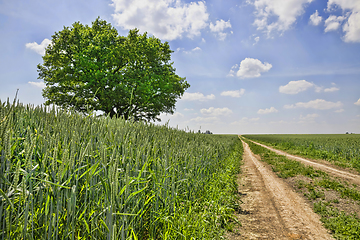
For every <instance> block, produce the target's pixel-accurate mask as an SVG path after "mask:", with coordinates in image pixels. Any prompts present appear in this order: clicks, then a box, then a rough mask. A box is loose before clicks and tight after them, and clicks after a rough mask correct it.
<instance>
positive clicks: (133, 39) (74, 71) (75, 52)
mask: <svg viewBox="0 0 360 240" xmlns="http://www.w3.org/2000/svg"><path fill="white" fill-rule="evenodd" d="M172 52H173V51H172V50H171V49H170V46H169V44H168V43H167V42H164V43H163V42H161V40H160V39H158V38H156V37H154V36H151V37H149V36H148V35H147V33H144V34H140V33H139V31H138V30H137V29H134V30H130V31H129V34H128V36H126V37H124V36H119V34H118V32H117V30H116V29H115V28H114V27H112V26H111V24H109V23H107V22H106V21H104V20H101V19H99V18H97V19H96V20H95V21H94V22H93V23H92V26H88V25H83V24H81V23H80V22H75V23H74V24H73V25H72V26H71V27H64V29H63V30H61V31H59V32H55V34H54V35H53V36H52V39H51V44H50V45H49V46H48V47H47V48H46V53H45V55H44V56H43V64H39V65H38V66H37V68H38V73H39V77H38V78H39V79H43V80H44V83H45V84H46V87H45V88H44V89H43V96H44V98H45V99H46V102H45V104H46V105H49V104H55V105H57V106H60V107H62V108H72V109H75V110H77V111H80V112H85V113H86V112H88V111H89V110H91V111H96V110H100V111H103V112H104V113H105V114H106V115H109V116H111V117H124V118H125V119H129V118H131V119H134V120H159V118H158V116H159V115H160V113H171V114H172V113H174V110H175V103H176V99H178V98H180V97H181V96H182V95H183V94H184V92H185V90H186V89H187V88H189V87H190V85H189V84H188V82H187V81H186V80H185V78H182V77H179V76H178V75H176V74H175V68H174V67H173V62H171V53H172Z"/></svg>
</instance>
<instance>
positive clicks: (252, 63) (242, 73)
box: [228, 58, 272, 78]
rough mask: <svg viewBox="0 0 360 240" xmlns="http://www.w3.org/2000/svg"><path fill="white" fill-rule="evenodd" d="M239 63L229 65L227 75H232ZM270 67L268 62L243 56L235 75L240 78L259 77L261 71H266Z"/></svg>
mask: <svg viewBox="0 0 360 240" xmlns="http://www.w3.org/2000/svg"><path fill="white" fill-rule="evenodd" d="M238 66H239V65H237V64H236V65H234V66H233V67H231V69H230V72H229V74H228V76H234V75H235V70H236V68H237V67H238ZM271 68H272V65H271V64H270V63H267V62H265V63H262V62H261V61H260V60H259V59H254V58H245V59H244V60H242V61H241V63H240V67H239V70H238V71H237V72H236V76H238V77H240V78H255V77H260V76H261V73H262V72H268V71H269V70H270V69H271Z"/></svg>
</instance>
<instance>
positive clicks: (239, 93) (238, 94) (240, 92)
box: [220, 88, 245, 98]
mask: <svg viewBox="0 0 360 240" xmlns="http://www.w3.org/2000/svg"><path fill="white" fill-rule="evenodd" d="M244 93H245V89H243V88H242V89H240V90H235V91H224V92H222V93H221V94H220V95H221V96H228V97H236V98H239V97H241V96H242V95H244Z"/></svg>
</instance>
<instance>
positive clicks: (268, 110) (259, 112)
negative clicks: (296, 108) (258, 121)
mask: <svg viewBox="0 0 360 240" xmlns="http://www.w3.org/2000/svg"><path fill="white" fill-rule="evenodd" d="M276 112H278V110H277V109H276V108H274V107H271V108H265V109H259V111H257V113H258V114H268V113H276Z"/></svg>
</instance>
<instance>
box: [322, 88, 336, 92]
mask: <svg viewBox="0 0 360 240" xmlns="http://www.w3.org/2000/svg"><path fill="white" fill-rule="evenodd" d="M339 90H340V89H339V88H337V87H331V88H325V89H324V92H336V91H339Z"/></svg>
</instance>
